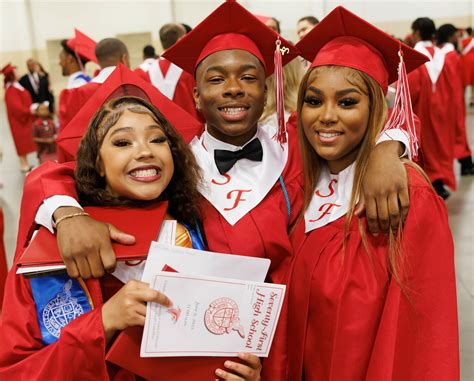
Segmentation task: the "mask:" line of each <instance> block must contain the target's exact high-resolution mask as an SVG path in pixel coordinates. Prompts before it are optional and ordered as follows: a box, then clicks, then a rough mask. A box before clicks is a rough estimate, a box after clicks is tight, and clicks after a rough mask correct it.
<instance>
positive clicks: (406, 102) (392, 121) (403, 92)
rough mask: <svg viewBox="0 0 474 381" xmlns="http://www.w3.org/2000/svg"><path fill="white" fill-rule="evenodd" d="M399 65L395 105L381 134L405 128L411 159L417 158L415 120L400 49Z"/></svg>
mask: <svg viewBox="0 0 474 381" xmlns="http://www.w3.org/2000/svg"><path fill="white" fill-rule="evenodd" d="M398 56H399V57H400V63H399V64H398V82H397V91H396V93H395V103H394V105H393V109H392V113H391V115H390V117H389V118H388V120H387V123H386V124H385V126H384V128H383V130H382V132H381V133H384V132H385V131H387V130H391V129H397V128H400V127H401V126H403V125H405V126H406V132H407V133H408V137H409V144H410V152H411V154H412V158H416V157H417V156H418V148H419V145H418V139H417V137H416V131H415V119H414V114H413V108H412V104H411V97H410V89H409V85H408V78H407V70H406V67H405V62H404V60H403V52H402V49H401V48H400V50H399V51H398Z"/></svg>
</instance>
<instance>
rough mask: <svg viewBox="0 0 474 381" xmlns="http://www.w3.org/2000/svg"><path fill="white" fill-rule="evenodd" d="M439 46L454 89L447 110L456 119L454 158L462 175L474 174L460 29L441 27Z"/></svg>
mask: <svg viewBox="0 0 474 381" xmlns="http://www.w3.org/2000/svg"><path fill="white" fill-rule="evenodd" d="M436 39H437V45H438V47H439V48H440V49H441V51H442V52H443V53H444V54H445V65H446V72H447V77H448V78H449V79H450V84H451V88H452V97H451V98H450V100H451V105H450V106H449V107H448V106H447V107H446V108H448V109H449V110H451V112H452V114H453V115H454V116H455V118H456V130H455V139H454V157H455V158H456V159H457V160H458V161H459V163H460V164H461V175H462V176H467V175H472V174H474V168H473V165H472V153H471V149H470V148H469V143H468V140H467V131H466V103H465V100H464V87H463V83H462V78H461V73H462V65H461V57H460V55H459V53H458V51H457V45H458V29H457V28H456V27H455V26H454V25H452V24H444V25H441V26H440V27H439V28H438V30H437V32H436Z"/></svg>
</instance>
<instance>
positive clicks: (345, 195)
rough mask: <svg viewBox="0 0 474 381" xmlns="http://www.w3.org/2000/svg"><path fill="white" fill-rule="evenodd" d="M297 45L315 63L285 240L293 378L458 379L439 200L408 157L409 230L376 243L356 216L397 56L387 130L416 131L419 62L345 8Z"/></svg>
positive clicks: (303, 104) (449, 258)
mask: <svg viewBox="0 0 474 381" xmlns="http://www.w3.org/2000/svg"><path fill="white" fill-rule="evenodd" d="M298 47H299V48H300V50H301V52H302V54H303V56H304V57H305V58H306V59H308V60H309V61H310V62H312V64H311V66H310V69H309V70H308V72H307V73H306V75H305V77H304V78H303V80H302V84H301V87H300V91H299V97H298V115H299V117H298V123H299V140H300V146H301V150H302V159H303V167H304V175H305V188H304V207H303V211H302V215H301V218H300V220H299V222H298V223H297V225H296V226H295V229H294V230H293V232H292V235H291V239H292V244H293V247H294V250H295V261H294V264H293V270H292V274H291V281H290V292H289V314H290V316H289V325H288V332H289V335H288V358H289V379H290V380H301V379H304V380H305V381H315V380H318V381H320V380H326V381H328V380H334V381H335V380H345V381H359V380H360V381H362V380H365V381H367V380H371V381H379V380H404V381H407V380H431V379H438V380H456V379H458V377H459V364H458V360H459V356H458V336H457V316H456V289H455V276H454V261H453V259H454V255H453V242H452V237H451V233H450V230H449V226H448V219H447V213H446V207H445V206H444V204H443V201H442V200H441V199H440V198H439V197H438V196H437V195H436V193H435V191H434V190H433V188H432V187H431V185H430V183H429V181H428V180H427V177H426V175H425V174H424V173H423V171H422V170H421V169H420V168H419V167H417V166H416V165H414V164H412V163H411V162H408V161H407V163H406V170H407V175H408V182H409V191H410V200H411V208H410V211H409V213H408V217H407V220H406V223H405V225H404V226H401V225H400V226H399V228H398V230H395V229H393V228H390V231H389V234H388V235H379V236H372V235H370V234H368V233H367V225H366V221H365V218H362V219H358V218H356V217H354V210H355V205H356V203H357V201H358V199H359V197H360V194H361V182H362V178H363V176H364V174H365V172H366V169H367V162H368V157H369V156H370V152H371V151H372V150H373V148H374V146H375V142H376V139H377V137H378V136H379V134H380V133H382V132H383V130H384V128H385V127H384V126H385V125H386V123H387V106H386V104H385V100H384V93H386V91H387V86H388V84H389V83H392V82H394V80H396V79H397V75H396V69H397V64H398V63H399V61H400V59H399V57H398V55H397V53H398V54H400V55H402V56H403V61H404V64H401V65H400V67H399V70H400V77H399V90H398V98H397V99H398V101H399V103H398V104H396V107H395V108H394V110H393V114H392V116H391V117H390V118H388V124H389V125H390V124H392V123H404V122H406V123H407V124H408V125H409V126H411V127H413V115H412V114H411V112H410V109H411V106H410V99H409V97H406V94H408V89H407V87H406V72H405V70H406V71H410V70H413V69H414V68H416V67H417V66H419V65H420V64H422V63H423V62H424V61H425V58H424V57H423V56H422V55H420V54H419V53H417V52H415V51H414V50H412V49H411V48H409V47H407V46H403V47H402V46H400V45H399V43H398V42H397V41H396V40H395V39H393V38H392V37H390V36H388V35H387V34H385V33H384V32H382V31H380V30H378V29H376V28H375V27H373V26H372V25H370V24H368V23H367V22H365V21H364V20H362V19H360V18H359V17H357V16H356V15H354V14H352V13H350V12H349V11H347V10H345V9H344V8H342V7H338V8H336V9H335V10H334V11H333V12H332V13H331V14H329V15H328V16H327V17H326V18H325V19H324V20H323V21H321V23H320V24H318V25H317V26H316V27H315V28H314V29H313V30H312V31H311V32H310V33H309V34H308V35H307V36H306V37H305V38H304V39H303V40H302V41H301V42H300V43H299V44H298ZM336 52H337V54H335V53H336ZM410 130H411V128H410V127H409V128H408V131H410ZM413 153H415V151H414V152H413Z"/></svg>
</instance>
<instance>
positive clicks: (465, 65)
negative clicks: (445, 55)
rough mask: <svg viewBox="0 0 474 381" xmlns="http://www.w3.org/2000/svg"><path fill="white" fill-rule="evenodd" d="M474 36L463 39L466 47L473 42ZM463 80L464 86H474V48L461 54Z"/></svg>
mask: <svg viewBox="0 0 474 381" xmlns="http://www.w3.org/2000/svg"><path fill="white" fill-rule="evenodd" d="M472 39H473V37H468V38H466V39H464V40H463V41H462V46H463V48H465V47H466V46H468V45H469V44H470V43H472V42H471V41H472ZM461 69H462V80H463V85H464V86H474V48H473V49H470V50H469V51H468V52H467V53H466V54H463V55H462V56H461Z"/></svg>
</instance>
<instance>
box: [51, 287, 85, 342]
mask: <svg viewBox="0 0 474 381" xmlns="http://www.w3.org/2000/svg"><path fill="white" fill-rule="evenodd" d="M71 287H72V280H71V279H69V280H68V281H67V282H66V283H65V284H64V286H63V291H62V292H60V293H58V294H57V295H56V296H55V297H54V298H53V299H51V300H50V301H49V303H48V304H46V306H45V307H44V310H43V324H44V326H45V328H46V329H47V330H48V332H49V333H50V334H51V335H53V336H54V337H59V335H60V334H61V329H63V328H64V327H65V326H66V325H68V324H69V323H70V322H71V321H72V320H74V319H75V318H77V317H79V316H81V315H82V314H83V313H84V310H83V309H82V307H81V305H80V304H79V303H77V299H76V298H73V297H72V296H71Z"/></svg>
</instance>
